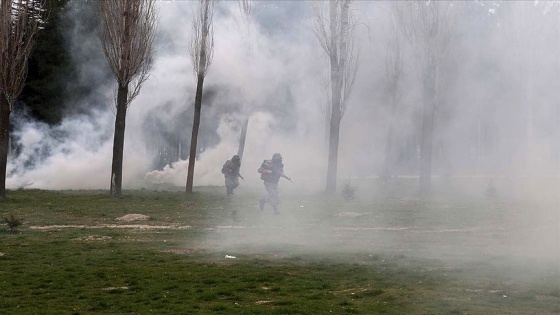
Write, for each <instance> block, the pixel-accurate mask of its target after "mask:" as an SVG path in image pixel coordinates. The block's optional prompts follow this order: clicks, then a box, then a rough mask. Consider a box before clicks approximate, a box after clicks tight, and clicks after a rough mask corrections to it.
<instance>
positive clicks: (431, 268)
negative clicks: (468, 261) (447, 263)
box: [420, 267, 463, 272]
mask: <svg viewBox="0 0 560 315" xmlns="http://www.w3.org/2000/svg"><path fill="white" fill-rule="evenodd" d="M420 271H422V272H426V271H445V272H462V271H463V269H461V268H458V267H426V268H424V269H422V270H420Z"/></svg>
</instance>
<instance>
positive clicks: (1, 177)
mask: <svg viewBox="0 0 560 315" xmlns="http://www.w3.org/2000/svg"><path fill="white" fill-rule="evenodd" d="M9 148H10V104H9V103H8V100H7V99H6V98H5V97H4V95H0V200H3V199H6V167H7V165H8V151H9Z"/></svg>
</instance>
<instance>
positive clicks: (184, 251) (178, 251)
mask: <svg viewBox="0 0 560 315" xmlns="http://www.w3.org/2000/svg"><path fill="white" fill-rule="evenodd" d="M162 252H164V253H172V254H177V255H185V254H192V253H194V249H169V250H162Z"/></svg>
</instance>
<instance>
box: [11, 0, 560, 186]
mask: <svg viewBox="0 0 560 315" xmlns="http://www.w3.org/2000/svg"><path fill="white" fill-rule="evenodd" d="M194 4H195V2H190V1H158V7H159V26H158V32H157V36H156V44H155V46H156V57H155V61H154V66H153V69H152V74H151V77H150V79H149V80H148V81H147V83H146V84H145V86H144V87H143V89H142V91H141V93H140V95H139V97H138V98H137V99H136V100H135V101H134V102H133V104H132V106H131V108H130V110H129V111H128V117H127V127H126V128H127V129H126V140H125V159H124V167H123V176H124V177H123V178H124V180H123V186H124V188H125V189H126V188H138V187H149V185H151V184H159V183H169V184H173V185H177V186H181V185H184V182H185V179H186V166H187V162H186V158H187V156H188V154H187V153H188V148H189V145H190V134H191V129H192V111H193V108H192V104H193V103H194V89H195V79H194V75H193V73H192V66H191V64H190V56H189V54H188V49H187V43H188V38H189V33H190V31H191V13H192V8H193V6H194ZM87 5H89V6H90V8H86V6H87ZM68 6H69V8H68V9H67V11H66V12H67V13H66V16H65V18H66V19H67V20H68V25H69V26H70V27H69V28H68V29H67V30H66V40H67V49H68V50H69V51H70V52H71V53H72V55H73V58H74V59H75V61H77V64H79V69H78V70H79V74H80V77H79V80H81V81H82V83H83V84H87V85H88V86H89V87H90V88H91V89H92V91H94V92H93V93H91V95H89V96H88V97H87V98H84V99H80V100H78V101H76V102H74V103H71V104H66V106H65V107H66V108H67V109H68V110H67V115H65V116H64V119H63V121H62V123H61V124H59V125H57V126H55V127H49V126H47V125H42V124H40V123H37V122H33V121H24V120H25V118H24V117H23V115H17V114H14V116H16V117H14V118H13V119H15V120H16V119H20V120H22V122H20V123H16V124H15V127H16V130H15V131H14V137H15V141H16V145H15V147H17V150H13V152H12V153H11V155H10V159H9V165H8V174H9V175H8V178H7V187H8V188H11V189H15V188H18V187H28V188H42V189H80V188H85V189H92V188H100V189H104V188H106V187H108V183H109V175H108V174H110V164H111V163H110V159H111V154H112V150H111V146H112V133H113V128H114V114H113V113H112V111H111V108H112V102H113V82H114V80H113V78H112V76H111V74H110V71H109V69H108V67H107V64H106V61H105V59H104V56H103V54H102V51H101V48H100V44H99V40H98V38H97V33H96V32H92V31H91V28H90V29H89V30H88V29H86V28H84V27H83V22H82V23H78V22H77V21H90V23H95V22H91V21H92V20H94V18H95V16H94V15H93V13H92V12H91V10H90V9H91V2H89V4H84V2H81V1H74V2H70V3H69V4H68ZM392 11H393V6H392V4H391V3H390V2H383V1H357V2H354V3H353V11H352V14H353V15H354V16H355V18H356V20H357V21H358V25H357V28H356V30H357V36H358V41H357V42H358V46H359V72H358V79H357V82H356V86H355V88H354V93H353V95H352V98H351V101H350V105H349V108H348V110H347V112H346V114H345V116H344V117H343V119H342V123H341V140H340V149H339V163H338V165H339V170H338V176H339V178H346V177H355V176H359V177H364V176H378V175H379V174H380V173H381V168H382V162H383V158H384V148H385V142H386V137H387V128H388V117H389V112H390V110H391V109H390V105H388V96H387V88H386V85H385V84H386V80H387V78H386V75H385V69H384V62H385V58H386V54H387V53H388V45H387V43H388V41H389V40H390V39H391V37H395V36H397V37H399V38H400V40H402V45H403V49H404V59H403V76H404V77H403V81H402V88H401V89H402V93H401V98H400V100H401V101H400V103H399V105H398V107H397V108H396V112H397V116H398V120H397V122H396V124H397V130H398V133H397V135H396V136H395V137H396V140H395V142H396V146H397V147H398V149H397V150H398V155H397V157H396V159H395V163H396V168H397V174H398V175H401V176H417V174H418V164H419V135H420V128H421V124H422V122H421V111H422V102H421V95H420V92H421V81H420V75H419V73H420V72H419V69H417V62H416V59H415V57H414V48H413V47H411V46H410V45H408V43H407V42H406V40H405V39H404V38H403V36H402V34H400V31H399V29H398V27H397V30H396V32H394V31H391V23H393V22H392V21H391V18H392ZM559 14H560V13H559V6H558V5H557V4H556V3H554V2H542V1H535V2H532V1H519V2H496V1H484V2H477V1H474V2H467V3H463V4H462V6H461V9H460V11H459V13H458V14H457V17H456V21H455V23H454V25H455V27H454V30H453V32H452V38H451V43H450V47H449V48H448V49H447V51H446V55H445V58H444V60H443V62H442V65H441V66H440V69H439V73H438V76H439V78H440V79H439V81H438V83H437V85H438V86H437V93H438V104H437V106H436V118H435V127H434V134H435V138H434V156H433V172H432V173H433V175H434V176H448V177H452V176H474V175H476V176H488V177H500V176H513V177H516V176H522V177H526V176H558V175H559V174H560V167H559V165H560V164H559V160H560V96H559V94H558V92H557V90H556V89H557V87H558V86H559V83H560V60H559V59H560V53H559V52H560V48H559V45H560V44H559V42H560V35H559V34H560V31H559V24H560V23H559ZM249 23H250V25H249V26H248V27H247V25H246V24H244V23H243V20H242V19H241V15H240V11H239V8H238V5H237V2H234V1H221V2H217V3H216V9H215V16H214V32H215V33H214V36H215V51H214V61H213V64H212V65H211V68H210V71H209V73H208V77H207V80H206V82H205V83H206V84H205V92H204V93H205V94H204V104H203V109H202V123H201V130H200V141H199V153H198V158H199V161H197V164H196V170H195V185H222V182H223V177H222V175H221V173H220V170H221V165H222V164H223V162H224V161H225V160H226V159H229V158H231V156H232V155H233V154H235V153H236V152H237V147H238V141H239V140H238V137H239V131H240V127H241V124H242V121H243V118H244V117H245V115H249V129H248V136H247V141H246V148H245V155H244V161H243V165H242V174H243V175H245V176H246V178H247V181H248V182H247V183H244V184H246V185H248V186H251V185H259V184H260V181H259V179H258V176H257V175H258V174H257V173H256V169H257V168H258V167H259V165H260V163H261V162H262V160H263V159H269V158H270V157H271V156H272V154H273V153H274V152H280V153H282V155H283V156H284V164H285V165H286V173H287V174H288V175H289V176H292V177H294V178H297V179H298V184H301V185H300V188H301V187H305V188H306V189H310V190H311V191H314V190H315V191H320V190H321V189H323V185H324V181H325V176H326V174H325V173H326V158H327V149H328V146H327V141H328V138H327V129H326V128H327V126H328V125H327V122H326V116H325V102H326V96H325V95H326V93H327V90H326V84H327V82H328V81H327V78H328V69H329V64H328V59H327V56H326V54H325V53H324V52H323V51H322V49H321V47H320V45H319V42H318V41H317V39H316V38H315V35H314V33H313V31H312V27H313V12H312V9H311V4H310V3H309V2H303V1H255V2H254V3H253V10H252V14H251V17H250V21H249ZM68 84H72V82H68ZM339 184H340V181H339Z"/></svg>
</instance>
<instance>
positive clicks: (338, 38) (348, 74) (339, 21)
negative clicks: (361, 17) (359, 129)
mask: <svg viewBox="0 0 560 315" xmlns="http://www.w3.org/2000/svg"><path fill="white" fill-rule="evenodd" d="M312 4H313V9H314V13H315V21H314V22H315V24H314V28H313V31H314V32H315V36H316V37H317V39H318V40H319V42H320V44H321V46H322V47H323V50H324V51H325V52H326V53H327V55H328V57H329V61H330V86H331V97H330V110H329V111H327V113H329V112H330V125H329V158H328V169H327V184H326V189H325V191H326V192H327V193H334V192H335V191H336V176H337V168H338V144H339V138H340V121H341V120H342V117H343V116H344V112H345V110H346V108H347V107H348V104H349V99H350V95H351V94H352V88H353V86H354V82H355V79H356V73H357V69H358V64H357V59H358V53H357V51H356V46H355V42H354V33H355V27H356V24H355V22H354V18H353V16H352V14H351V12H350V7H351V4H352V0H332V1H328V2H326V3H325V2H319V1H317V2H313V3H312ZM327 4H328V6H329V9H328V13H327V10H326V8H325V7H324V6H325V5H327Z"/></svg>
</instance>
